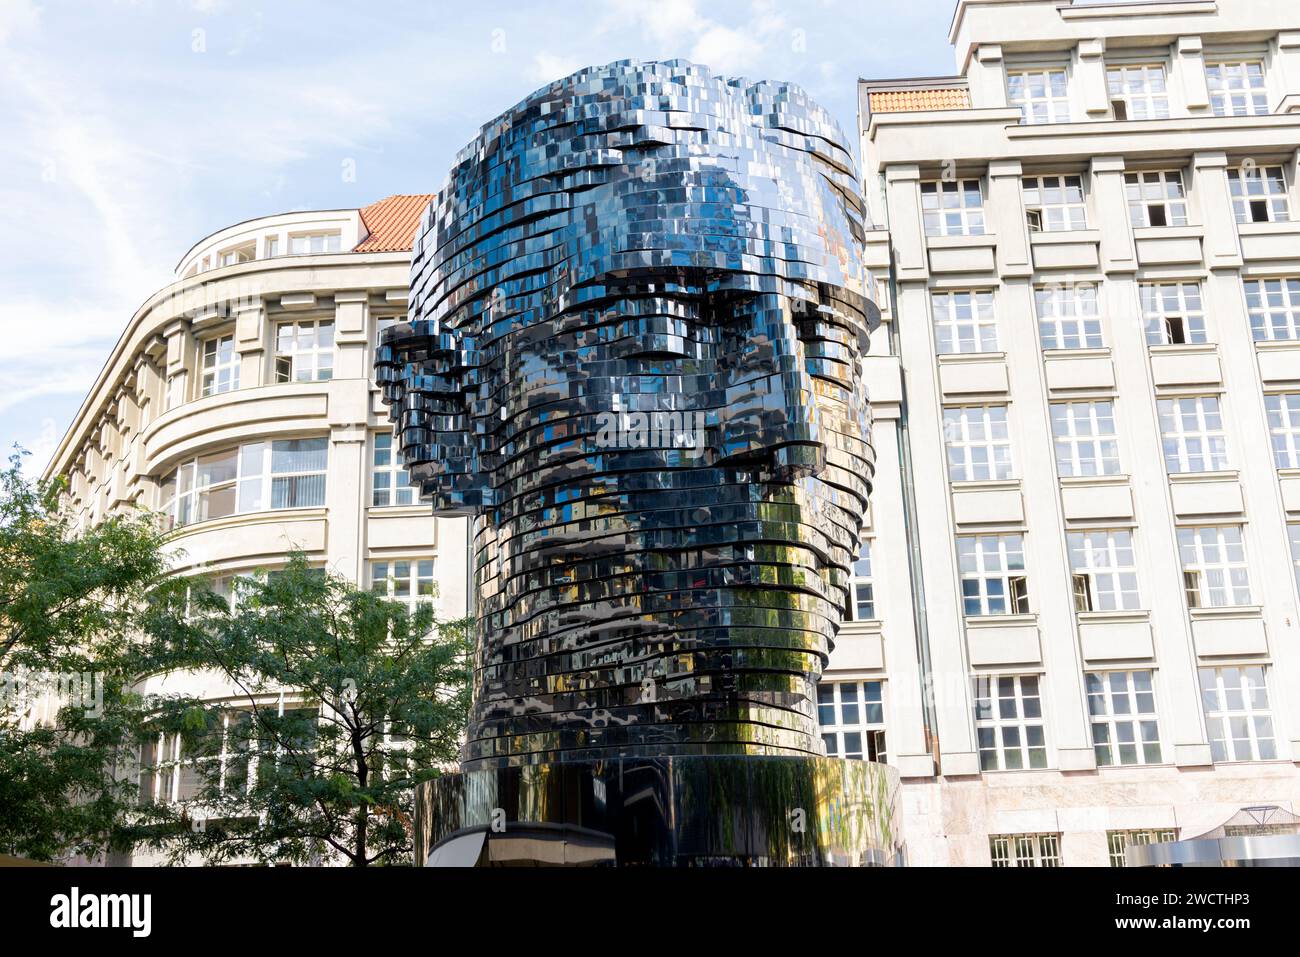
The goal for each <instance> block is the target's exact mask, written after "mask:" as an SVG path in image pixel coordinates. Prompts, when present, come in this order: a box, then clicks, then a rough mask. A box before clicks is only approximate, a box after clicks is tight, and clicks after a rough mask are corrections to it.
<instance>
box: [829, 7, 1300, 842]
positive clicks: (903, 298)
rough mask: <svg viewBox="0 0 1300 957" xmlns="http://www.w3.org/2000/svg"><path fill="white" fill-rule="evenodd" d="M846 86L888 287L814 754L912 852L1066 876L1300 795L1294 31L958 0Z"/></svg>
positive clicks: (1294, 24) (1197, 10)
mask: <svg viewBox="0 0 1300 957" xmlns="http://www.w3.org/2000/svg"><path fill="white" fill-rule="evenodd" d="M950 40H951V42H952V43H953V45H954V47H955V49H956V59H957V67H958V73H957V74H956V75H954V76H951V77H941V78H920V79H912V80H884V81H866V80H864V81H861V82H860V84H859V101H860V130H861V134H862V156H863V169H864V177H865V180H866V191H865V192H866V194H867V196H868V198H869V202H870V203H871V205H872V210H873V216H874V221H875V222H876V223H877V224H878V225H879V227H880V228H878V229H877V231H875V232H874V233H871V234H869V239H868V251H869V261H870V265H871V266H872V267H873V268H875V269H879V270H881V271H882V273H885V274H888V275H889V276H890V284H889V285H890V288H889V290H882V300H883V301H885V305H886V308H885V325H884V328H882V330H881V331H880V333H878V334H877V335H876V336H875V338H874V340H873V353H874V354H873V355H872V356H871V357H870V358H869V359H868V360H867V365H868V382H869V385H870V388H871V395H872V405H873V408H874V410H875V415H876V431H875V435H874V442H875V447H876V452H877V477H876V483H875V491H874V500H873V504H872V509H871V513H872V523H873V524H872V528H871V531H870V534H871V542H870V544H869V546H868V549H867V550H866V551H864V556H863V557H864V561H863V562H862V563H860V565H859V575H860V578H859V584H858V589H857V591H858V598H859V603H858V605H859V607H858V613H857V615H856V618H857V620H856V621H854V622H852V623H850V624H848V625H846V626H845V629H844V632H843V634H842V636H841V640H840V642H839V646H838V647H837V649H836V652H835V654H834V655H833V657H832V659H831V663H830V668H829V670H828V672H827V674H826V676H825V679H824V684H823V686H822V689H821V701H820V712H821V719H822V722H823V730H824V734H825V740H826V743H827V748H828V751H830V752H831V753H839V754H842V755H850V756H856V755H858V754H861V755H862V756H864V757H870V756H881V757H883V759H884V760H887V761H888V762H889V763H891V764H894V765H896V766H897V767H898V768H899V770H900V772H901V773H902V775H903V778H904V794H905V805H904V828H905V833H906V837H907V842H908V849H909V857H910V861H911V863H913V864H954V865H988V864H990V863H992V864H995V865H1003V866H1017V865H1026V864H1028V865H1060V864H1064V865H1097V866H1106V865H1107V864H1111V863H1117V862H1118V859H1119V858H1121V857H1122V853H1123V849H1124V848H1125V846H1127V845H1128V844H1131V843H1145V842H1151V841H1163V840H1170V839H1172V838H1174V837H1178V838H1190V837H1195V836H1196V835H1198V834H1200V833H1203V832H1205V831H1208V830H1210V829H1211V828H1213V827H1215V826H1216V825H1218V824H1220V823H1221V822H1223V821H1224V820H1226V819H1228V818H1230V817H1232V815H1233V814H1234V813H1236V812H1238V811H1239V810H1241V809H1242V808H1243V807H1248V806H1256V805H1279V806H1281V807H1283V808H1285V809H1287V810H1294V809H1295V806H1296V803H1297V801H1300V776H1297V769H1296V762H1300V705H1297V704H1296V701H1297V699H1298V698H1300V695H1297V692H1300V601H1298V592H1297V559H1300V221H1298V220H1300V195H1298V194H1297V190H1296V185H1295V184H1296V173H1297V165H1296V159H1297V146H1298V145H1300V20H1297V17H1296V13H1295V8H1294V6H1293V5H1292V4H1290V3H1288V2H1286V0H1251V2H1249V3H1246V2H1236V0H1163V2H1141V3H1115V4H1088V5H1084V4H1071V3H1068V2H1067V3H1062V2H1060V0H1023V2H1008V0H960V2H958V3H957V5H956V11H955V15H954V19H953V22H952V25H951V32H950Z"/></svg>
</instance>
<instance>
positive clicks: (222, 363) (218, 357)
mask: <svg viewBox="0 0 1300 957" xmlns="http://www.w3.org/2000/svg"><path fill="white" fill-rule="evenodd" d="M199 366H200V371H201V373H202V379H201V380H200V388H199V394H200V395H202V396H208V395H218V394H220V393H222V392H233V391H234V390H235V389H238V388H239V353H238V352H236V351H235V337H234V336H233V335H230V336H213V337H212V338H211V339H204V340H203V341H202V342H201V343H200V344H199Z"/></svg>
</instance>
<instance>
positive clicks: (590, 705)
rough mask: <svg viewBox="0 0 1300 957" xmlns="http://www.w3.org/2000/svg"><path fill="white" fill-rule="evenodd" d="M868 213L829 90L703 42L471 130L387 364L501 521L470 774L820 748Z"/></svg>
mask: <svg viewBox="0 0 1300 957" xmlns="http://www.w3.org/2000/svg"><path fill="white" fill-rule="evenodd" d="M863 214H864V206H863V202H862V200H861V198H860V196H859V192H858V184H857V179H856V173H855V171H854V166H853V160H852V156H851V150H850V147H849V145H848V142H847V140H846V138H845V137H844V135H843V133H842V132H841V131H840V130H839V128H838V127H837V126H836V125H835V124H834V122H833V121H832V120H831V119H830V117H829V116H828V115H827V114H826V113H825V112H824V111H822V110H821V109H820V108H819V107H817V106H816V105H815V104H813V103H812V102H811V101H809V100H808V99H807V97H806V96H805V95H804V94H803V93H802V91H800V90H798V89H797V88H795V87H792V86H789V85H786V84H776V83H755V84H752V85H745V84H743V83H742V82H740V81H730V80H726V79H724V78H722V77H717V76H714V75H713V74H711V73H710V72H709V71H708V70H707V69H705V68H703V67H699V66H693V65H691V64H687V63H682V62H676V61H674V62H669V63H646V64H641V63H636V62H631V61H627V62H620V63H614V64H610V65H609V66H606V67H601V68H593V69H587V70H582V71H579V72H578V73H575V74H574V75H573V76H571V77H568V78H566V79H564V80H560V81H557V82H555V83H552V84H551V85H550V86H548V87H546V88H544V89H542V90H539V91H538V92H537V93H535V94H533V95H532V96H531V97H529V98H528V99H526V100H524V101H523V102H522V103H520V104H519V105H518V106H516V107H515V108H514V109H512V110H510V111H508V112H507V113H504V114H502V116H500V117H498V118H497V119H496V120H493V121H492V122H491V123H489V124H487V125H486V126H485V127H484V128H483V130H482V132H481V134H480V135H479V137H478V138H477V139H475V141H474V142H473V143H471V144H470V145H469V147H467V148H466V149H465V150H464V151H462V153H461V154H460V157H459V158H458V161H457V164H456V166H455V167H454V169H453V170H452V173H451V176H450V178H449V181H448V183H447V186H446V188H445V189H444V190H443V191H442V193H441V194H440V196H439V199H438V201H437V203H436V204H435V205H434V206H433V207H432V208H431V209H430V212H429V214H428V217H427V219H426V222H425V228H424V231H423V233H422V234H421V236H420V237H419V239H418V240H417V244H416V251H415V255H414V258H413V261H412V282H411V286H412V307H411V316H410V318H411V320H412V321H411V322H410V323H409V324H400V325H398V326H396V327H395V328H393V329H392V330H390V331H389V332H387V333H386V334H385V336H384V339H383V344H382V345H381V347H380V349H379V351H378V357H377V379H378V381H379V382H380V383H381V385H382V386H383V389H384V395H385V399H386V400H387V401H388V402H389V403H390V404H391V406H392V414H393V419H394V422H395V424H396V429H397V433H398V437H399V441H400V444H401V447H402V456H403V459H404V461H405V463H406V464H407V466H408V468H409V470H410V474H411V477H412V480H413V482H414V483H415V484H416V485H417V486H418V487H419V488H420V490H421V493H422V495H423V496H424V497H425V498H426V499H427V500H429V501H431V502H432V503H433V504H434V506H435V509H436V510H438V511H443V512H446V511H451V512H462V513H468V514H471V515H473V516H474V517H475V518H474V544H473V550H474V566H475V575H476V580H475V584H476V588H477V595H478V602H479V606H478V620H479V636H478V654H477V661H476V667H477V670H476V697H475V703H474V708H473V713H472V715H471V721H470V727H469V734H468V741H467V744H466V746H465V751H464V767H465V768H466V770H467V771H486V770H490V769H510V768H518V767H528V766H534V765H543V766H547V767H549V766H550V764H549V763H550V762H599V761H603V760H607V759H618V760H620V761H626V760H627V759H629V758H632V757H640V758H656V759H657V758H659V757H661V756H671V757H681V756H688V755H707V756H721V755H754V756H757V755H767V756H785V757H787V758H791V759H794V758H807V759H812V758H814V757H815V756H818V755H820V753H821V746H820V743H819V740H818V738H817V725H816V715H815V712H814V707H815V697H814V688H815V682H816V679H817V676H818V674H819V673H820V671H821V668H822V666H823V664H824V662H825V659H826V656H827V655H828V654H829V652H830V650H831V647H832V645H833V641H834V638H835V635H836V633H837V631H838V629H839V625H840V621H841V618H842V615H843V610H844V608H845V606H846V604H847V602H848V600H849V592H848V586H849V581H850V577H851V574H852V564H853V561H854V559H855V558H856V556H857V554H858V550H859V533H860V529H861V526H862V522H863V515H864V512H865V511H866V507H867V495H868V493H869V491H870V489H871V478H872V472H873V453H872V449H871V446H870V444H869V432H870V413H869V410H868V408H867V404H866V396H865V393H864V392H863V391H862V389H861V363H860V359H861V355H862V354H863V352H864V351H865V350H866V348H867V345H868V333H869V330H870V328H871V327H872V326H873V325H874V323H875V322H876V317H877V310H876V309H875V307H874V305H872V303H871V302H870V300H869V298H868V290H869V283H870V277H869V275H868V273H867V272H866V270H865V269H864V268H863V266H862V261H861V248H862V246H861V244H862V239H863V236H864V227H865V222H864V215H863ZM683 422H688V423H691V428H690V429H689V430H686V429H681V428H679V432H680V433H682V434H676V435H673V434H672V433H673V431H674V430H673V429H672V428H667V429H666V428H664V427H663V426H664V424H665V423H669V424H671V423H679V425H680V423H683ZM626 431H631V432H633V433H634V435H632V436H630V437H628V436H623V435H622V434H621V433H623V432H626ZM686 432H689V434H685V433H686ZM666 435H667V436H671V440H668V439H666V438H665V436H666ZM701 766H702V767H707V766H708V764H707V762H705V763H704V764H703V765H701ZM742 766H743V764H742ZM587 767H588V771H587V774H588V777H587V778H586V780H587V783H588V785H593V784H594V783H595V782H598V781H600V780H603V779H602V778H601V777H600V774H601V772H600V771H599V770H592V766H591V765H587ZM692 767H694V765H692ZM555 773H558V772H555ZM706 777H707V774H706ZM471 780H477V779H475V778H472V777H471ZM438 786H448V787H449V786H450V785H438ZM565 823H568V824H581V822H579V821H575V820H573V819H569V818H566V819H565ZM758 843H761V841H760V842H758ZM745 846H746V847H747V848H748V847H751V846H752V847H757V845H749V844H746V845H745ZM733 852H734V853H736V854H737V856H743V857H746V858H747V859H748V856H751V855H749V854H748V852H745V853H744V854H742V853H741V852H739V851H734V849H733ZM621 855H622V849H621V848H620V859H622V858H621ZM752 856H753V857H755V858H762V857H763V856H764V855H763V854H762V853H760V852H757V851H756V852H755V853H754V854H753V855H752Z"/></svg>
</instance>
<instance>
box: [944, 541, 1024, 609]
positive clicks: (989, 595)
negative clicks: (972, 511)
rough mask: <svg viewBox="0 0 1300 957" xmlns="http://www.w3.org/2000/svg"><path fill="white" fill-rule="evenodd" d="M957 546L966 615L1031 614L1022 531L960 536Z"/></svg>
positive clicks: (959, 575)
mask: <svg viewBox="0 0 1300 957" xmlns="http://www.w3.org/2000/svg"><path fill="white" fill-rule="evenodd" d="M990 540H991V541H992V543H993V546H992V547H991V548H990V547H989V544H990ZM956 549H957V569H958V577H959V579H960V582H961V598H962V616H963V617H964V618H998V617H1004V616H1009V615H1027V614H1029V613H1030V612H1029V581H1028V575H1027V565H1028V563H1027V562H1026V560H1025V536H1024V533H1023V532H991V533H984V534H977V535H957V536H956ZM1017 556H1018V561H1019V564H1018V565H1017V564H1016V561H1017ZM1017 572H1018V573H1019V574H1015V573H1017ZM995 583H996V585H997V587H996V588H994V587H993V585H994V584H995ZM972 608H973V609H974V610H972ZM999 608H1000V609H1001V610H998V609H999Z"/></svg>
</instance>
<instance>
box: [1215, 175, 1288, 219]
mask: <svg viewBox="0 0 1300 957" xmlns="http://www.w3.org/2000/svg"><path fill="white" fill-rule="evenodd" d="M1228 192H1229V193H1230V194H1231V195H1232V211H1233V213H1235V214H1236V217H1237V222H1239V223H1285V222H1288V221H1290V219H1291V204H1290V202H1289V201H1288V199H1287V191H1286V173H1285V171H1283V169H1282V167H1280V166H1251V167H1246V166H1241V167H1238V168H1236V169H1230V170H1228Z"/></svg>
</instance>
